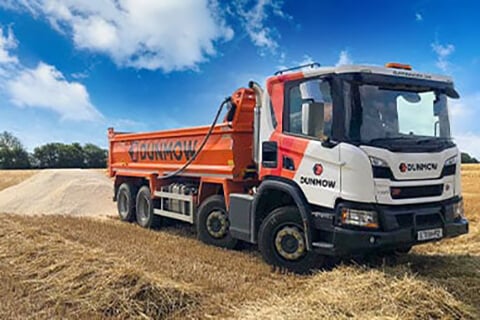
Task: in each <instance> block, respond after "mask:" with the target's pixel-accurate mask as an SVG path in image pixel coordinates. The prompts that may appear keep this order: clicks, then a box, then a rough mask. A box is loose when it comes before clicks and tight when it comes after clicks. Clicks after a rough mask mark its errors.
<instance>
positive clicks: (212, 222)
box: [196, 195, 237, 249]
mask: <svg viewBox="0 0 480 320" xmlns="http://www.w3.org/2000/svg"><path fill="white" fill-rule="evenodd" d="M196 227H197V237H198V239H199V240H201V241H202V242H204V243H206V244H210V245H214V246H217V247H222V248H228V249H233V248H234V247H235V246H236V245H237V239H234V238H232V235H231V234H230V231H229V229H230V222H229V221H228V215H227V209H226V207H225V198H224V197H223V196H221V195H214V196H211V197H209V198H207V199H205V200H204V202H203V203H202V205H201V206H200V208H199V209H198V214H197V221H196Z"/></svg>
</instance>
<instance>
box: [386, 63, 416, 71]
mask: <svg viewBox="0 0 480 320" xmlns="http://www.w3.org/2000/svg"><path fill="white" fill-rule="evenodd" d="M385 68H392V69H403V70H412V66H411V65H409V64H403V63H397V62H389V63H387V64H385Z"/></svg>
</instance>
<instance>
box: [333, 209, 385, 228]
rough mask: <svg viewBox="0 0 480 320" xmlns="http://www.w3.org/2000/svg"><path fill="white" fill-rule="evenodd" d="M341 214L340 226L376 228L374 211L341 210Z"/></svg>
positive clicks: (376, 220)
mask: <svg viewBox="0 0 480 320" xmlns="http://www.w3.org/2000/svg"><path fill="white" fill-rule="evenodd" d="M341 213H342V216H341V219H342V224H349V225H353V226H359V227H367V228H378V216H377V212H375V211H369V210H359V209H350V208H342V211H341Z"/></svg>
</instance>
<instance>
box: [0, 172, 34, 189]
mask: <svg viewBox="0 0 480 320" xmlns="http://www.w3.org/2000/svg"><path fill="white" fill-rule="evenodd" d="M37 172H38V170H0V191H1V190H3V189H6V188H8V187H11V186H14V185H16V184H18V183H20V182H22V181H24V180H26V179H28V178H30V177H31V176H33V175H34V174H36V173H37Z"/></svg>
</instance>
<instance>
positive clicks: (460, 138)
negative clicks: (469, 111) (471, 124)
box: [455, 132, 480, 159]
mask: <svg viewBox="0 0 480 320" xmlns="http://www.w3.org/2000/svg"><path fill="white" fill-rule="evenodd" d="M455 141H456V142H457V144H458V147H459V148H460V150H461V151H462V152H467V153H468V154H470V155H471V156H473V157H475V158H477V159H480V135H479V134H476V133H473V132H467V133H464V134H459V135H456V136H455Z"/></svg>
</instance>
